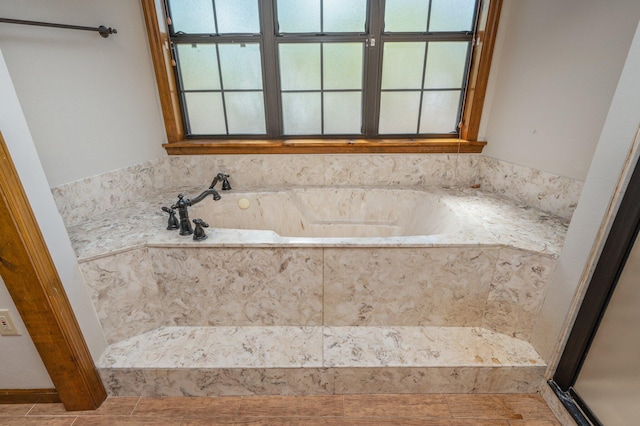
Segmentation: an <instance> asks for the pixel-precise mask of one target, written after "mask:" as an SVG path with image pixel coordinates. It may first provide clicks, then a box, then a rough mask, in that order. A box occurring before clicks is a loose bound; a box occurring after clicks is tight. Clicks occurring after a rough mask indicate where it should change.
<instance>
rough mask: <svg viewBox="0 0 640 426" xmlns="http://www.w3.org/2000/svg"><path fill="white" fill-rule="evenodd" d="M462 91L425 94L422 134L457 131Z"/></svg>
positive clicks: (421, 121) (421, 119)
mask: <svg viewBox="0 0 640 426" xmlns="http://www.w3.org/2000/svg"><path fill="white" fill-rule="evenodd" d="M459 104H460V91H459V90H451V91H449V90H447V91H441V92H424V95H423V97H422V114H421V116H420V133H451V132H455V131H457V123H456V121H457V119H458V105H459Z"/></svg>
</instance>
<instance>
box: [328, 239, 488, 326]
mask: <svg viewBox="0 0 640 426" xmlns="http://www.w3.org/2000/svg"><path fill="white" fill-rule="evenodd" d="M497 256H498V253H497V250H495V249H494V250H492V249H482V250H481V249H457V248H396V249H391V248H389V249H374V248H362V249H358V250H348V249H340V248H327V249H325V254H324V258H325V272H324V275H325V278H324V281H325V285H324V322H325V324H326V325H406V326H418V325H432V326H440V325H449V326H479V325H480V324H481V322H482V313H483V309H484V305H485V302H486V300H487V294H488V292H489V286H490V285H491V278H492V275H493V270H494V267H495V263H496V259H497Z"/></svg>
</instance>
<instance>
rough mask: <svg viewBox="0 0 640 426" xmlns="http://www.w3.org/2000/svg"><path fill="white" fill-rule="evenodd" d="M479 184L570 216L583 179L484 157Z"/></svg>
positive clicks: (541, 208) (567, 217) (549, 211)
mask: <svg viewBox="0 0 640 426" xmlns="http://www.w3.org/2000/svg"><path fill="white" fill-rule="evenodd" d="M480 170H481V171H480V176H481V181H482V187H483V188H484V189H486V190H489V191H493V192H495V193H499V194H504V195H506V196H508V197H511V198H513V199H515V200H518V201H520V202H524V203H526V204H527V205H529V206H532V207H536V208H539V209H540V210H543V211H545V212H548V213H551V214H554V215H557V216H560V217H562V218H565V219H571V216H572V215H573V211H574V210H575V208H576V206H577V205H578V200H579V198H580V193H581V192H582V187H583V185H584V183H583V182H581V181H578V180H575V179H570V178H566V177H562V176H557V175H553V174H551V173H545V172H542V171H540V170H536V169H531V168H529V167H524V166H518V165H516V164H512V163H508V162H506V161H500V160H496V159H494V158H491V157H483V159H482V162H481V166H480Z"/></svg>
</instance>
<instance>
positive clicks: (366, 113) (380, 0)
mask: <svg viewBox="0 0 640 426" xmlns="http://www.w3.org/2000/svg"><path fill="white" fill-rule="evenodd" d="M368 3H369V4H368V8H369V9H368V11H367V12H368V14H367V17H368V23H367V24H368V26H367V30H368V37H367V42H366V43H365V47H364V49H365V55H364V64H365V65H364V68H365V69H364V87H363V96H362V104H363V111H362V122H363V123H362V124H363V125H362V131H363V134H364V135H365V136H372V135H375V134H377V132H378V120H379V115H380V85H381V78H382V45H381V41H382V40H381V36H382V26H383V15H382V13H383V11H384V0H370V1H369V2H368Z"/></svg>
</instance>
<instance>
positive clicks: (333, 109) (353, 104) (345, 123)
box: [324, 92, 362, 135]
mask: <svg viewBox="0 0 640 426" xmlns="http://www.w3.org/2000/svg"><path fill="white" fill-rule="evenodd" d="M324 133H325V134H327V135H331V134H342V133H347V134H354V133H362V95H361V94H360V92H337V93H325V94H324Z"/></svg>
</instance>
